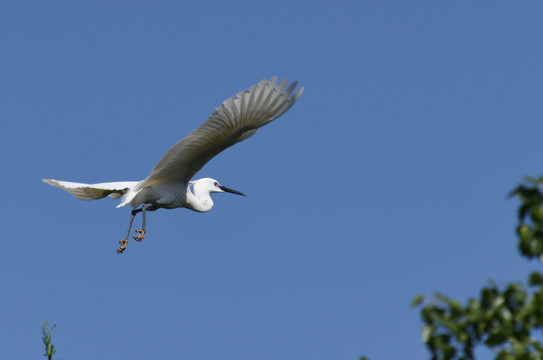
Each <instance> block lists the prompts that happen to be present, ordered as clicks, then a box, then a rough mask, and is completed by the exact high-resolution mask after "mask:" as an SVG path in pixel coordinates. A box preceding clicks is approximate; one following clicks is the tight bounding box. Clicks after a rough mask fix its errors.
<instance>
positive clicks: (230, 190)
mask: <svg viewBox="0 0 543 360" xmlns="http://www.w3.org/2000/svg"><path fill="white" fill-rule="evenodd" d="M219 189H221V190H222V191H224V192H229V193H232V194H236V195H241V196H247V195H245V194H244V193H242V192H239V191H237V190H234V189H230V188H227V187H226V186H222V185H219Z"/></svg>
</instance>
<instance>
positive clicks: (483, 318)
mask: <svg viewBox="0 0 543 360" xmlns="http://www.w3.org/2000/svg"><path fill="white" fill-rule="evenodd" d="M542 279H543V276H542V275H541V274H540V273H537V272H535V273H533V274H531V275H530V277H529V280H528V284H529V288H528V289H527V288H525V287H524V286H523V285H522V284H520V283H512V284H509V285H507V286H506V287H505V288H503V289H500V288H499V287H498V286H496V285H492V284H491V285H490V286H487V287H484V288H483V289H482V290H481V293H480V294H479V297H477V298H471V299H469V300H468V301H467V302H466V304H465V305H463V306H462V305H461V304H460V303H459V302H458V301H455V300H452V299H450V298H448V297H446V296H444V295H441V294H437V295H435V297H434V298H433V299H432V300H430V301H429V302H427V303H426V304H423V303H424V301H425V300H424V298H423V297H421V296H420V295H419V297H417V299H418V300H419V301H417V302H414V306H420V305H422V304H423V306H422V309H421V316H422V320H423V322H424V327H423V329H422V340H423V342H424V343H425V344H426V346H427V347H428V349H429V350H430V352H431V354H432V359H433V360H434V359H435V360H452V359H458V360H461V359H475V357H474V350H475V347H476V346H479V345H483V346H486V347H488V348H490V349H492V350H493V351H495V353H496V360H509V359H511V360H512V359H521V360H528V359H530V360H532V359H534V360H535V359H543V347H542V345H541V343H540V342H539V341H537V340H536V339H535V338H534V334H536V333H541V331H542V330H543V286H542V284H543V283H542V281H541V280H542Z"/></svg>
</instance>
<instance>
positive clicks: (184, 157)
mask: <svg viewBox="0 0 543 360" xmlns="http://www.w3.org/2000/svg"><path fill="white" fill-rule="evenodd" d="M287 84H288V79H284V80H282V81H281V82H279V83H278V82H277V77H273V78H272V79H271V80H265V79H264V80H262V81H260V82H259V83H258V84H255V85H253V86H251V87H250V88H249V89H247V90H244V91H241V92H240V93H238V94H237V95H236V96H234V97H232V98H229V99H227V100H225V101H224V102H223V103H222V104H221V105H219V106H218V107H217V108H216V109H215V111H214V112H213V113H212V114H211V116H210V117H209V119H208V120H207V121H206V122H204V123H203V124H202V125H200V127H198V128H197V129H196V130H194V131H193V132H192V133H190V134H189V135H187V136H186V137H185V138H183V139H181V140H180V141H178V142H177V143H176V144H175V145H174V146H172V147H171V148H170V149H169V150H168V151H167V152H166V154H165V155H164V156H163V157H162V159H160V161H159V162H158V163H157V164H156V165H155V167H154V169H153V170H152V171H151V174H150V175H149V176H148V177H147V179H145V180H144V181H143V182H141V183H140V185H138V188H143V187H145V186H147V185H148V184H151V183H154V182H156V181H176V182H184V183H188V181H189V180H190V179H191V178H192V177H193V176H194V175H195V174H196V172H198V171H199V170H200V169H201V168H202V167H203V166H204V165H205V164H206V163H207V162H208V161H209V160H210V159H211V158H213V157H214V156H215V155H217V154H218V153H220V152H221V151H223V150H224V149H226V148H228V147H230V146H232V145H234V144H235V143H237V142H239V141H242V140H245V139H247V138H249V137H250V136H252V135H253V134H254V133H256V131H257V130H258V129H259V128H260V127H262V126H264V125H266V124H268V123H269V122H271V121H272V120H274V119H276V118H278V117H279V116H281V115H282V114H283V113H285V112H286V111H287V110H288V109H289V108H290V107H291V106H292V105H294V103H295V102H296V101H297V100H298V98H299V97H300V95H301V94H302V92H303V90H304V88H303V87H302V88H300V89H299V90H298V91H297V92H296V93H294V94H293V91H294V89H295V88H296V85H297V82H296V81H294V82H293V83H291V84H290V85H289V86H288V87H286V85H287ZM285 87H286V88H285Z"/></svg>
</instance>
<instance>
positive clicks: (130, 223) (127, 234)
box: [117, 209, 143, 254]
mask: <svg viewBox="0 0 543 360" xmlns="http://www.w3.org/2000/svg"><path fill="white" fill-rule="evenodd" d="M141 211H143V210H142V209H135V210H132V213H131V214H130V222H129V223H128V231H127V232H126V236H125V237H124V239H122V240H121V241H119V243H120V244H121V246H120V247H119V248H118V249H117V254H122V253H123V251H124V250H125V249H126V245H128V237H129V236H130V230H131V229H132V223H133V222H134V218H135V217H136V214H137V213H139V212H141Z"/></svg>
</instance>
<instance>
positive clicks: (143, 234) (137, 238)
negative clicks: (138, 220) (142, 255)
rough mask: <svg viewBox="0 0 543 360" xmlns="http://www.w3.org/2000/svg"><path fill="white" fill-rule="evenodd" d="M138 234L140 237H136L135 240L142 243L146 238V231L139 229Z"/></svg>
mask: <svg viewBox="0 0 543 360" xmlns="http://www.w3.org/2000/svg"><path fill="white" fill-rule="evenodd" d="M136 232H137V233H138V235H137V236H134V240H136V241H142V240H143V239H144V238H145V231H143V230H141V229H137V230H136Z"/></svg>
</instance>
